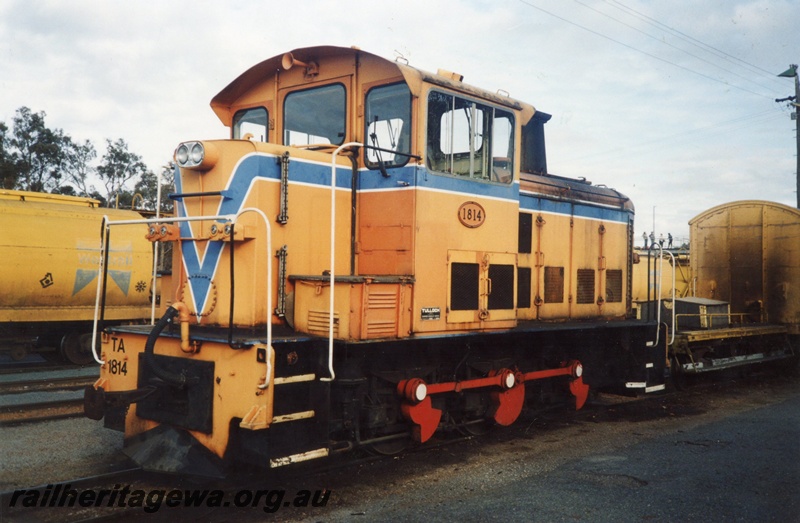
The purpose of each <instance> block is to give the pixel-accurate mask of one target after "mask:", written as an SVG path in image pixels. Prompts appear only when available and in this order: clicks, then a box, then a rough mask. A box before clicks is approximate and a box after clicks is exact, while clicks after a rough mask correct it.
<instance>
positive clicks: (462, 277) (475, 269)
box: [450, 263, 480, 311]
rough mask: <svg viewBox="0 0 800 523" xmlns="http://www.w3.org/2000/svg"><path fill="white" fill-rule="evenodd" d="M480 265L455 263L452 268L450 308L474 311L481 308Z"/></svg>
mask: <svg viewBox="0 0 800 523" xmlns="http://www.w3.org/2000/svg"><path fill="white" fill-rule="evenodd" d="M479 278H480V265H478V264H477V263H453V264H452V265H451V268H450V309H451V310H454V311H474V310H477V309H478V308H479V304H478V293H479V290H478V286H479Z"/></svg>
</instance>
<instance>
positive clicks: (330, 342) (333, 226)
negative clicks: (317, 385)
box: [320, 142, 363, 381]
mask: <svg viewBox="0 0 800 523" xmlns="http://www.w3.org/2000/svg"><path fill="white" fill-rule="evenodd" d="M362 146H363V144H362V143H359V142H347V143H345V144H342V145H340V146H339V147H337V148H336V150H335V151H333V155H331V277H330V282H331V288H330V293H331V296H330V300H329V303H328V308H329V314H328V315H329V318H328V372H329V373H330V377H329V378H320V381H333V380H335V379H336V374H335V373H334V372H333V310H334V309H333V305H334V301H333V290H334V272H335V270H334V263H335V262H336V156H337V155H338V154H339V153H340V152H341V151H342V149H345V148H347V147H362Z"/></svg>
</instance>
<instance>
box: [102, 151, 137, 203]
mask: <svg viewBox="0 0 800 523" xmlns="http://www.w3.org/2000/svg"><path fill="white" fill-rule="evenodd" d="M148 173H149V171H148V169H147V166H146V165H145V164H144V162H142V157H141V156H139V155H138V154H135V153H132V152H130V151H128V144H127V143H126V142H125V140H123V139H122V138H120V139H118V140H117V141H116V142H112V141H111V140H109V139H106V153H105V154H104V155H103V158H102V163H101V164H100V165H99V166H98V167H97V176H98V177H99V178H100V181H101V182H103V185H104V186H105V189H106V197H105V200H106V205H107V206H108V207H111V206H112V204H113V205H114V206H117V207H130V206H131V203H132V201H133V193H132V192H131V190H130V189H129V188H127V187H126V186H125V184H126V183H127V182H129V181H130V180H133V179H134V178H137V177H138V178H141V177H143V176H145V175H146V174H148Z"/></svg>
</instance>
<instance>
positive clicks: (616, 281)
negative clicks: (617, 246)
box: [606, 269, 622, 303]
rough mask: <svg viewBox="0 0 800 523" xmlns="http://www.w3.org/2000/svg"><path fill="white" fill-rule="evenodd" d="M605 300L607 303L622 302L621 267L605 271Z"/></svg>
mask: <svg viewBox="0 0 800 523" xmlns="http://www.w3.org/2000/svg"><path fill="white" fill-rule="evenodd" d="M606 301H607V302H609V303H621V302H622V269H609V270H607V271H606Z"/></svg>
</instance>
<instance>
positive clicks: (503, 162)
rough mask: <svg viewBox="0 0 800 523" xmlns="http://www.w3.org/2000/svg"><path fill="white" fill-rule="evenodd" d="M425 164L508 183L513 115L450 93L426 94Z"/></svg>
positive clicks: (463, 174)
mask: <svg viewBox="0 0 800 523" xmlns="http://www.w3.org/2000/svg"><path fill="white" fill-rule="evenodd" d="M427 131H428V137H427V164H428V168H429V169H431V170H433V171H438V172H441V173H446V174H451V175H456V176H461V177H467V178H472V179H476V180H482V181H492V182H500V183H511V181H512V180H513V165H512V162H513V158H514V115H513V114H512V113H511V112H509V111H506V110H503V109H499V108H497V107H493V106H490V105H486V104H483V103H480V102H476V101H473V100H469V99H467V98H462V97H460V96H455V95H453V94H449V93H443V92H439V91H431V92H430V93H429V95H428V128H427Z"/></svg>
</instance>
